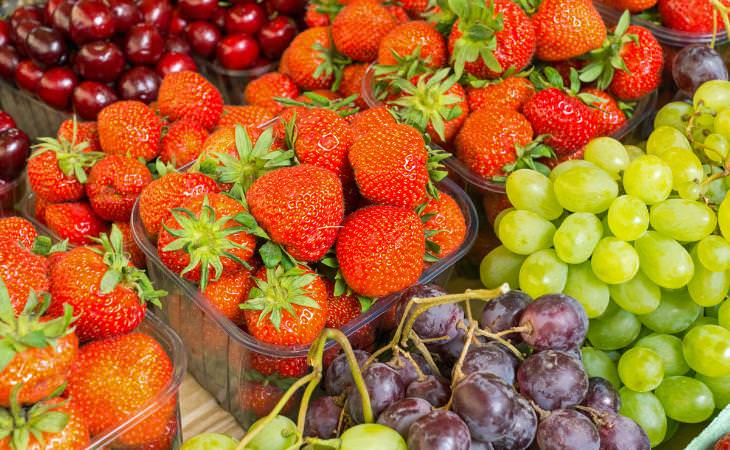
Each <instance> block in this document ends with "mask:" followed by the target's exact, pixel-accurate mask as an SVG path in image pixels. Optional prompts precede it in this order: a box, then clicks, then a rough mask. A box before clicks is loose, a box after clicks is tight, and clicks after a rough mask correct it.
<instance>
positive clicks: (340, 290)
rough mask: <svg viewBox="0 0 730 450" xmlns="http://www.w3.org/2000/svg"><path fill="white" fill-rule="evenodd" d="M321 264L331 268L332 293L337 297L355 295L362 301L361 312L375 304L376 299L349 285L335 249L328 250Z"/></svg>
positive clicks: (329, 276) (329, 275)
mask: <svg viewBox="0 0 730 450" xmlns="http://www.w3.org/2000/svg"><path fill="white" fill-rule="evenodd" d="M320 264H322V265H323V266H325V267H326V268H328V269H329V271H328V272H329V273H328V274H327V275H328V278H329V280H330V281H332V295H334V296H335V297H340V296H343V295H346V296H350V297H355V298H356V299H357V301H358V302H360V311H361V312H367V311H368V310H369V309H370V307H372V306H373V303H375V300H376V299H374V298H372V297H367V296H364V295H360V294H358V293H356V292H355V291H353V290H352V288H351V287H350V286H348V285H347V282H346V281H345V277H344V276H343V275H342V271H341V270H340V262H339V261H338V260H337V255H336V254H335V251H334V250H330V251H329V252H327V254H326V255H325V256H324V258H322V260H320Z"/></svg>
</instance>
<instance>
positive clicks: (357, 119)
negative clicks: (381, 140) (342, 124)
mask: <svg viewBox="0 0 730 450" xmlns="http://www.w3.org/2000/svg"><path fill="white" fill-rule="evenodd" d="M347 120H348V121H349V122H350V125H352V132H353V135H354V138H355V140H358V139H360V138H361V137H363V136H365V135H367V134H369V133H370V132H372V131H377V130H379V129H382V128H385V127H388V126H390V125H395V124H396V121H395V118H394V117H393V114H391V112H390V111H389V110H388V108H386V107H385V106H377V107H375V108H370V109H365V110H363V111H360V112H359V113H357V114H353V115H351V116H347Z"/></svg>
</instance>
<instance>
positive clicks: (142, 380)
mask: <svg viewBox="0 0 730 450" xmlns="http://www.w3.org/2000/svg"><path fill="white" fill-rule="evenodd" d="M50 242H51V241H50V239H49V238H47V237H45V236H38V234H37V231H36V230H35V229H34V228H33V225H32V224H31V223H30V222H28V221H27V220H25V219H22V218H19V217H8V218H3V219H0V417H2V420H0V448H6V449H11V448H12V449H15V450H25V449H33V448H51V447H50V446H52V447H53V448H59V449H60V448H63V449H69V450H77V449H78V450H80V449H85V448H87V447H88V446H89V445H90V440H92V439H94V438H96V437H98V436H100V435H103V434H105V433H107V432H110V431H111V430H113V429H115V428H116V427H118V426H120V425H122V424H123V423H124V422H125V421H127V420H128V419H130V418H131V417H132V416H133V415H134V414H137V413H138V412H139V411H140V410H141V409H142V408H144V407H146V406H147V405H148V404H149V403H150V402H152V401H153V400H156V401H159V395H160V393H161V392H162V391H163V389H165V388H166V387H167V386H169V385H170V383H171V382H172V376H173V364H172V361H171V360H170V357H169V356H168V355H167V353H166V352H165V350H164V349H163V347H162V346H161V345H160V343H159V342H157V341H156V340H155V339H154V338H153V337H151V336H149V335H147V334H144V333H142V332H139V331H136V329H137V327H138V326H139V324H140V323H141V321H142V320H143V318H144V316H145V311H146V303H147V302H148V301H151V302H157V299H158V298H159V297H161V296H164V295H165V294H166V293H165V292H160V291H155V290H154V289H153V288H152V286H151V283H150V281H149V279H147V276H146V275H145V273H144V272H143V271H142V270H140V269H138V268H136V267H134V266H133V265H132V264H131V263H130V261H129V260H128V258H127V256H126V253H125V252H124V251H123V249H122V235H121V233H120V231H119V229H118V228H116V227H113V228H112V229H111V232H110V233H109V234H108V235H107V234H104V235H102V237H101V238H100V239H98V240H96V243H95V244H94V245H93V246H83V247H76V248H74V249H72V250H69V251H66V250H65V246H64V245H63V244H64V243H62V244H61V245H56V246H51V245H50ZM132 381H134V382H132ZM177 428H178V423H177V416H176V398H175V397H170V398H167V399H165V400H164V401H163V402H161V403H160V404H159V405H157V408H156V409H155V411H154V412H153V413H152V414H150V415H149V416H148V417H146V418H145V419H144V420H142V421H141V422H139V424H138V425H136V426H134V427H133V428H131V429H129V430H128V431H126V432H124V433H123V434H121V435H120V436H119V437H118V439H117V441H115V442H114V444H113V445H114V446H118V447H120V448H146V449H161V450H162V449H169V448H171V446H172V442H173V439H174V438H175V436H176V434H177Z"/></svg>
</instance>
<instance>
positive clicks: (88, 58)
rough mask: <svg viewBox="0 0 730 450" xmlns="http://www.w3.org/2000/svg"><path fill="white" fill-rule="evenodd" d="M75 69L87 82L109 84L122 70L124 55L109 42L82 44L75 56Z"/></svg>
mask: <svg viewBox="0 0 730 450" xmlns="http://www.w3.org/2000/svg"><path fill="white" fill-rule="evenodd" d="M75 67H76V70H77V71H78V72H79V75H81V76H82V77H84V78H86V79H87V80H91V81H101V82H104V83H110V82H112V81H114V80H116V79H117V77H119V74H120V73H122V70H123V69H124V54H123V53H122V51H121V50H119V47H117V46H116V45H114V44H112V43H111V42H106V41H97V42H92V43H90V44H84V45H83V46H82V47H81V48H80V49H79V52H78V54H77V55H76V61H75Z"/></svg>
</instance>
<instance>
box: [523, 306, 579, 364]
mask: <svg viewBox="0 0 730 450" xmlns="http://www.w3.org/2000/svg"><path fill="white" fill-rule="evenodd" d="M520 326H521V327H529V328H530V330H529V331H524V332H522V339H524V341H525V342H526V343H527V344H528V345H530V346H531V347H533V348H534V349H536V350H548V349H551V350H570V349H574V348H577V347H578V346H579V345H580V344H581V342H583V340H584V339H585V337H586V332H587V331H588V316H587V315H586V312H585V310H584V309H583V307H582V306H581V305H580V303H578V301H577V300H576V299H574V298H573V297H569V296H567V295H563V294H548V295H543V296H542V297H540V298H538V299H536V300H535V301H534V302H532V303H530V304H529V305H527V308H525V311H524V312H523V313H522V318H520Z"/></svg>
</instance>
